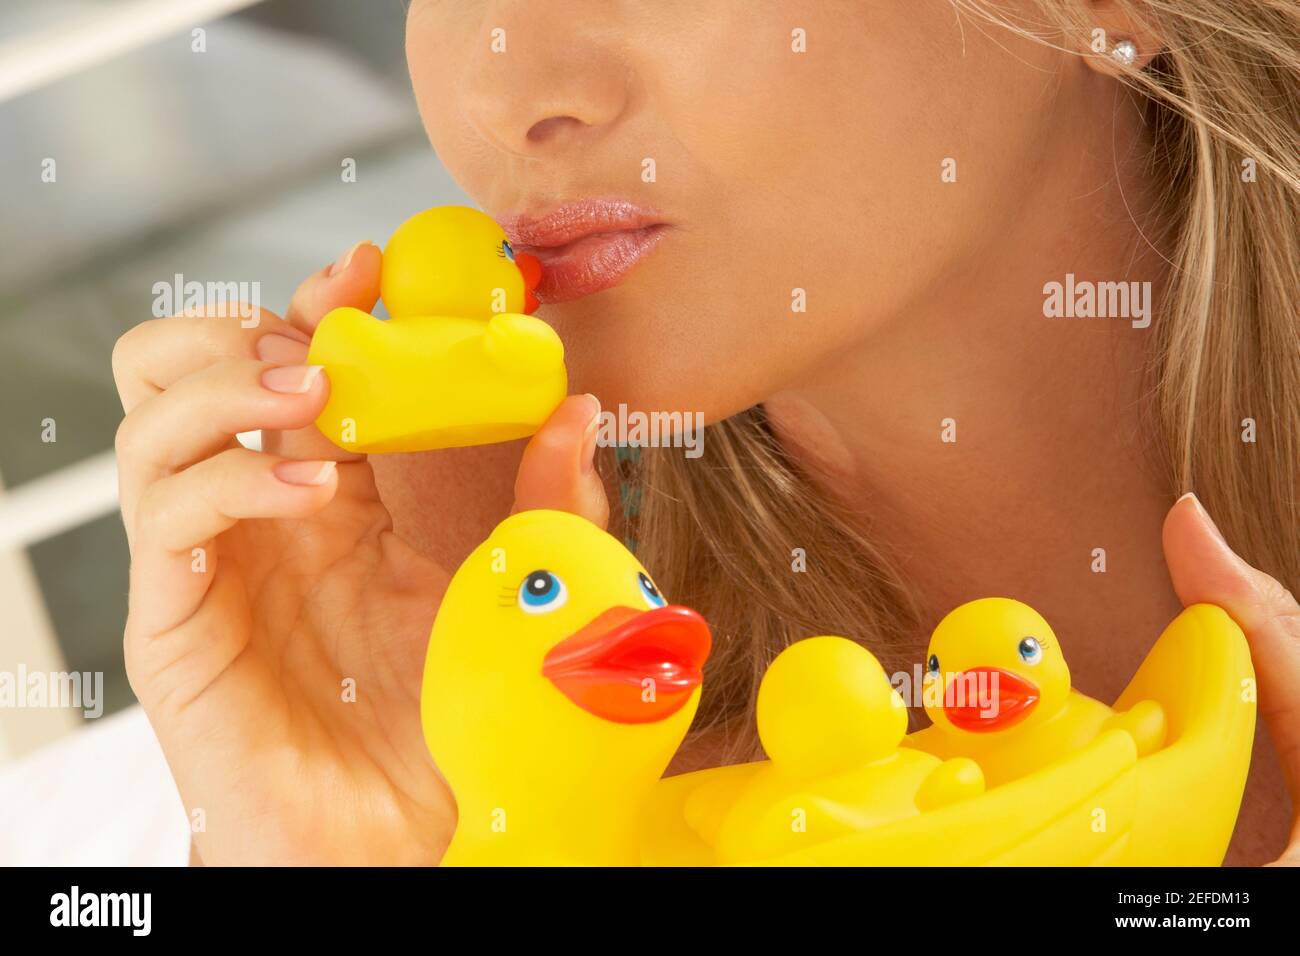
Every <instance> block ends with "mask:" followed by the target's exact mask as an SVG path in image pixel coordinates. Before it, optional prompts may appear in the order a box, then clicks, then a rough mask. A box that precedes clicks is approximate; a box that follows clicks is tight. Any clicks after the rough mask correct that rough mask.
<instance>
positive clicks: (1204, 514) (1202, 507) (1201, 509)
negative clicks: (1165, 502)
mask: <svg viewBox="0 0 1300 956" xmlns="http://www.w3.org/2000/svg"><path fill="white" fill-rule="evenodd" d="M1183 498H1191V499H1192V504H1193V505H1195V506H1196V513H1197V514H1199V515H1200V516H1201V518H1202V519H1203V520H1204V521H1205V523H1206V524H1207V525H1209V527H1210V530H1211V531H1213V532H1214V536H1215V537H1216V538H1218V539H1219V540H1220V541H1222V542H1223V543H1224V544H1227V543H1228V542H1227V539H1225V538H1224V537H1223V532H1222V531H1220V530H1219V526H1218V525H1217V524H1215V523H1214V519H1213V518H1211V517H1210V513H1209V512H1208V511H1206V510H1205V505H1203V504H1201V499H1200V498H1198V497H1196V493H1195V492H1192V491H1189V492H1187V494H1185V495H1183ZM1178 500H1179V501H1182V498H1179V499H1178Z"/></svg>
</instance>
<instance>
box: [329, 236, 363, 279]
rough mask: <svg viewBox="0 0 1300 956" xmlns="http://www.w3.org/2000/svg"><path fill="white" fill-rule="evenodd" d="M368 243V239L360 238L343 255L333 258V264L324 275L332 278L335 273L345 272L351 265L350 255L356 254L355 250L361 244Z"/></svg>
mask: <svg viewBox="0 0 1300 956" xmlns="http://www.w3.org/2000/svg"><path fill="white" fill-rule="evenodd" d="M368 245H370V241H369V240H367V239H362V240H361V241H360V242H358V243H357V244H356V245H355V246H353V247H352V248H351V249H349V250H348V251H347V252H345V253H343V255H341V256H339V257H338V258H337V259H335V260H334V263H333V265H331V266H330V269H329V272H328V273H326V275H327V276H328V277H329V278H331V279H332V278H334V277H335V276H336V275H339V274H341V273H344V272H347V271H348V266H350V265H352V257H353V256H354V255H356V254H357V250H358V249H360V248H361V247H362V246H368Z"/></svg>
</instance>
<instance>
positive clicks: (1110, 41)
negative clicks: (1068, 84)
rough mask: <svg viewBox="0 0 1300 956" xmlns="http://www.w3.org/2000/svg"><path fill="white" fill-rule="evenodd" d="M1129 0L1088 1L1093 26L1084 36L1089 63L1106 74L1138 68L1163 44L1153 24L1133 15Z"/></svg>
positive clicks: (1114, 74) (1117, 73)
mask: <svg viewBox="0 0 1300 956" xmlns="http://www.w3.org/2000/svg"><path fill="white" fill-rule="evenodd" d="M1133 6H1134V4H1133V3H1131V2H1127V3H1126V2H1122V0H1089V2H1088V4H1087V7H1088V10H1089V11H1090V13H1091V15H1092V29H1091V31H1090V33H1089V36H1088V37H1087V41H1088V53H1089V54H1091V55H1090V56H1087V57H1085V61H1086V62H1087V64H1088V66H1089V67H1091V68H1092V69H1094V70H1096V71H1097V72H1099V73H1104V74H1106V75H1108V76H1120V75H1122V74H1124V73H1128V72H1131V71H1133V70H1140V69H1142V68H1143V67H1145V66H1146V65H1147V64H1148V63H1150V62H1151V61H1152V59H1154V58H1155V56H1156V54H1158V53H1159V52H1160V50H1161V48H1162V47H1163V46H1164V43H1163V40H1162V39H1161V37H1160V34H1159V33H1158V32H1157V31H1156V29H1155V27H1153V26H1151V25H1150V24H1148V23H1145V22H1143V21H1142V20H1140V19H1138V18H1137V17H1136V16H1134V15H1132V11H1131V9H1130V8H1131V7H1133Z"/></svg>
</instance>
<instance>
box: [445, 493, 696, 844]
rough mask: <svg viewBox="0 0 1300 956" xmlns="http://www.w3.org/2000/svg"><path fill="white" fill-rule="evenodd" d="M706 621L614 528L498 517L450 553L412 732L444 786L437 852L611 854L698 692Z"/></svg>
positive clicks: (565, 519)
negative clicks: (472, 543) (447, 816)
mask: <svg viewBox="0 0 1300 956" xmlns="http://www.w3.org/2000/svg"><path fill="white" fill-rule="evenodd" d="M709 641H710V639H709V629H708V625H706V624H705V623H704V620H703V619H702V618H701V617H700V616H699V615H698V614H696V613H695V612H694V611H691V610H690V609H688V608H684V607H676V606H672V605H669V604H667V603H666V602H665V600H664V598H663V597H662V596H661V595H660V594H659V591H658V589H657V588H656V587H655V585H654V582H653V581H652V580H651V579H650V576H649V575H648V574H647V573H646V571H645V569H644V568H643V567H641V565H640V564H639V563H638V562H637V560H636V559H635V558H634V557H633V556H632V554H631V553H630V552H629V551H628V550H627V549H626V548H624V547H623V545H622V544H620V543H619V542H618V541H617V540H616V539H614V538H613V537H611V536H610V535H609V534H606V533H605V532H604V531H602V530H600V529H599V528H597V527H596V526H595V525H593V524H591V523H590V522H588V521H586V520H584V519H582V518H579V517H576V516H574V515H571V514H565V513H562V512H557V511H525V512H521V513H519V514H516V515H513V516H512V517H510V518H507V519H506V520H505V521H503V522H502V523H501V524H500V525H498V526H497V528H496V530H495V531H493V532H492V535H491V537H489V538H488V539H487V541H485V542H484V543H483V544H481V545H480V546H479V547H478V548H477V549H476V550H475V551H474V552H473V554H471V555H470V556H469V557H468V558H467V559H466V560H465V562H464V564H462V565H461V567H460V569H459V570H458V571H457V572H456V575H455V577H454V578H453V579H452V581H451V585H450V587H449V588H448V590H447V593H446V596H445V597H444V598H443V601H442V605H441V607H440V609H439V611H438V618H437V621H436V622H435V624H434V627H433V633H432V634H431V636H430V638H429V652H428V657H427V662H426V665H425V671H424V686H423V690H422V694H421V707H420V709H421V715H422V719H423V723H424V734H425V740H426V741H427V743H428V745H429V751H430V753H431V754H432V755H433V759H434V762H435V763H436V764H437V766H438V769H439V770H440V771H441V772H442V774H443V775H444V776H445V778H446V779H447V782H448V784H449V785H450V787H451V789H452V792H453V793H454V794H455V797H456V805H457V808H458V812H459V818H458V823H457V827H456V834H455V837H454V839H453V840H452V843H451V846H450V848H449V849H448V851H447V854H446V857H445V858H444V861H443V862H444V863H446V864H449V865H457V864H461V865H464V864H508V865H529V864H539V865H553V864H590V865H620V864H622V865H626V864H634V863H636V862H638V844H639V841H640V838H641V835H642V825H641V819H642V816H643V814H644V811H645V807H646V804H647V803H648V801H649V799H650V796H651V794H652V793H653V791H654V789H655V787H656V785H657V783H658V780H659V777H660V776H661V775H662V774H663V772H664V769H665V768H666V767H667V766H668V762H669V760H671V759H672V756H673V753H674V752H675V751H676V749H677V747H678V744H680V743H681V740H682V738H683V737H684V736H685V734H686V730H687V728H688V727H689V726H690V723H691V718H692V717H693V716H694V714H695V708H696V706H697V705H698V703H699V688H700V682H701V680H702V675H701V668H702V667H703V665H704V661H705V659H706V657H707V656H708V653H709Z"/></svg>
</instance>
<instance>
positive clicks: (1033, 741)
mask: <svg viewBox="0 0 1300 956" xmlns="http://www.w3.org/2000/svg"><path fill="white" fill-rule="evenodd" d="M922 701H923V703H924V706H925V712H926V714H928V715H929V717H930V719H931V720H932V721H933V722H934V725H933V726H932V727H929V728H926V729H925V730H922V731H918V732H917V733H915V734H913V735H912V736H911V737H910V738H908V743H909V745H910V746H915V747H918V748H921V749H923V750H925V751H927V752H929V753H931V754H935V755H936V756H941V757H947V758H952V757H959V756H961V757H970V758H972V759H973V760H975V762H976V763H978V764H979V766H980V769H981V770H983V771H984V779H985V781H986V783H987V784H988V786H990V787H995V786H998V785H1000V784H1002V783H1005V782H1007V781H1009V780H1014V779H1016V778H1018V777H1021V776H1024V775H1025V774H1027V773H1029V772H1031V771H1033V770H1037V769H1038V768H1040V767H1045V766H1047V765H1048V764H1050V763H1052V762H1054V761H1057V760H1060V759H1061V758H1062V757H1064V756H1066V755H1067V754H1069V753H1071V752H1073V751H1076V750H1078V749H1079V748H1081V747H1083V746H1085V745H1086V744H1089V743H1091V742H1092V741H1093V740H1095V739H1096V738H1097V737H1098V735H1100V734H1102V733H1104V732H1105V731H1107V730H1112V729H1115V728H1119V729H1123V730H1125V731H1127V732H1128V733H1129V734H1130V736H1132V737H1133V741H1134V743H1135V744H1136V745H1137V752H1138V756H1143V755H1145V754H1148V753H1151V752H1152V751H1155V750H1157V749H1158V748H1159V747H1160V746H1161V745H1162V744H1163V743H1164V739H1165V715H1164V712H1163V710H1162V709H1161V707H1160V705H1158V704H1157V703H1155V702H1154V701H1150V700H1148V701H1141V702H1139V703H1138V704H1136V705H1135V706H1133V707H1132V708H1130V709H1129V710H1127V711H1125V712H1124V713H1116V712H1115V711H1113V710H1112V709H1111V708H1109V707H1107V706H1106V705H1105V704H1103V703H1101V702H1100V701H1097V700H1094V699H1092V698H1091V697H1087V696H1085V695H1083V694H1081V693H1079V692H1078V691H1075V690H1072V689H1071V686H1070V669H1069V667H1068V666H1066V663H1065V657H1064V656H1063V655H1062V654H1061V649H1060V645H1059V642H1058V641H1057V639H1056V635H1055V634H1054V633H1053V632H1052V629H1051V627H1050V626H1049V625H1048V623H1047V621H1045V620H1044V619H1043V618H1042V616H1041V615H1039V614H1038V612H1037V611H1035V610H1034V609H1033V608H1031V607H1029V605H1027V604H1022V603H1021V602H1019V601H1013V600H1011V599H1009V598H983V599H981V600H978V601H971V602H969V603H967V604H963V605H961V606H960V607H958V608H956V609H955V610H953V611H952V612H950V613H949V614H948V616H947V617H945V618H944V619H943V620H942V621H940V622H939V626H938V627H937V628H935V631H934V634H933V635H932V637H931V638H930V647H929V657H928V660H927V669H926V675H925V687H924V689H923V692H922Z"/></svg>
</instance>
